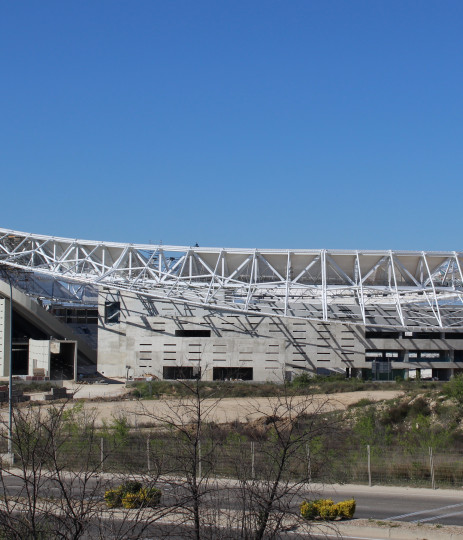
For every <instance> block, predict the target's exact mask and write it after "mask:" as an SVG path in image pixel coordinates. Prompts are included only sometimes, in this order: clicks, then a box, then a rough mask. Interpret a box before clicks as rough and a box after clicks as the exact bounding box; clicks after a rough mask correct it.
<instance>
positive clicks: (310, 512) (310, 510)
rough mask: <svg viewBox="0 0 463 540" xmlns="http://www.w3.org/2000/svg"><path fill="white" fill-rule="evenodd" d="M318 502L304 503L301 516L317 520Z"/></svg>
mask: <svg viewBox="0 0 463 540" xmlns="http://www.w3.org/2000/svg"><path fill="white" fill-rule="evenodd" d="M316 503H317V501H304V502H303V503H302V504H301V516H302V517H303V518H304V519H315V518H316V517H317V515H318V510H317V507H316Z"/></svg>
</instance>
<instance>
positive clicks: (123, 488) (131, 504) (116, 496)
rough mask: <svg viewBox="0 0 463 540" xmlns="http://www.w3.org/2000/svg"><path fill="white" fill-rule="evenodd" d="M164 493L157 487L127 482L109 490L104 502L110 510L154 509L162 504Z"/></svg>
mask: <svg viewBox="0 0 463 540" xmlns="http://www.w3.org/2000/svg"><path fill="white" fill-rule="evenodd" d="M161 495H162V492H161V490H160V489H158V488H155V487H145V488H144V487H143V486H142V484H141V483H140V482H125V483H124V484H121V485H120V486H118V487H117V488H116V489H108V491H106V492H105V494H104V500H105V502H106V505H107V506H108V508H121V507H123V508H128V509H130V508H154V507H155V506H157V505H158V504H159V503H160V502H161Z"/></svg>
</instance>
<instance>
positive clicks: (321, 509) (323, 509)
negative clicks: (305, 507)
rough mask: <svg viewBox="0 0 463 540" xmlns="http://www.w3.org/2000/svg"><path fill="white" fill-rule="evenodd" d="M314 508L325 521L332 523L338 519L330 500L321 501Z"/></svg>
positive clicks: (334, 506)
mask: <svg viewBox="0 0 463 540" xmlns="http://www.w3.org/2000/svg"><path fill="white" fill-rule="evenodd" d="M315 506H316V509H317V513H318V515H319V516H320V517H321V519H323V520H325V521H332V520H333V519H336V518H337V517H338V511H337V508H336V505H335V504H334V502H333V500H332V499H321V500H320V501H317V504H316V505H315Z"/></svg>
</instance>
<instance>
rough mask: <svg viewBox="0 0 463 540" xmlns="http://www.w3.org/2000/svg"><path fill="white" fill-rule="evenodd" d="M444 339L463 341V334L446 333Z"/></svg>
mask: <svg viewBox="0 0 463 540" xmlns="http://www.w3.org/2000/svg"><path fill="white" fill-rule="evenodd" d="M445 339H463V332H446V333H445Z"/></svg>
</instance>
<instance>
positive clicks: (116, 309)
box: [104, 302, 121, 324]
mask: <svg viewBox="0 0 463 540" xmlns="http://www.w3.org/2000/svg"><path fill="white" fill-rule="evenodd" d="M120 315H121V303H120V302H106V303H105V309H104V322H105V323H110V324H111V323H114V324H115V323H118V322H119V317H120Z"/></svg>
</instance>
